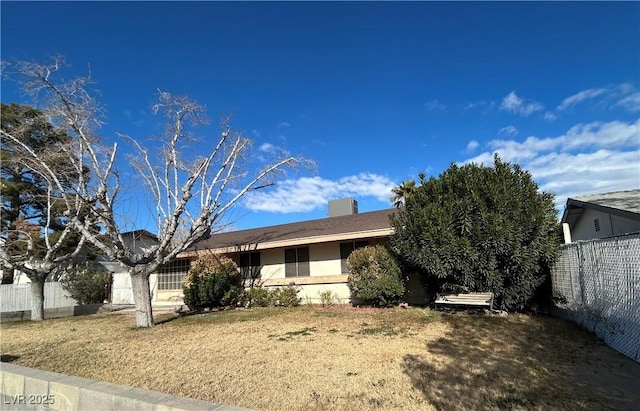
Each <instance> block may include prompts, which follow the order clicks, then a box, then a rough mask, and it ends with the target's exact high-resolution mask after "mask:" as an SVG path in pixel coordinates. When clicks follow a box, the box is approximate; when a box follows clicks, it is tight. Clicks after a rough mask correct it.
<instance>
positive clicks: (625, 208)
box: [562, 190, 640, 226]
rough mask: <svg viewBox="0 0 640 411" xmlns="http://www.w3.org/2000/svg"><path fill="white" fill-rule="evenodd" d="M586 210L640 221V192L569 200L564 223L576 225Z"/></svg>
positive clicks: (614, 193)
mask: <svg viewBox="0 0 640 411" xmlns="http://www.w3.org/2000/svg"><path fill="white" fill-rule="evenodd" d="M585 209H591V210H596V211H600V212H603V213H608V214H612V215H617V216H619V217H624V218H628V219H631V220H636V221H640V190H628V191H615V192H611V193H601V194H592V195H587V196H580V197H576V198H568V199H567V205H566V206H565V209H564V214H563V215H562V222H563V223H569V225H570V226H572V225H574V224H575V223H576V222H577V221H578V220H579V219H580V217H581V216H582V213H583V212H584V210H585Z"/></svg>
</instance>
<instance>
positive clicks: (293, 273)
mask: <svg viewBox="0 0 640 411" xmlns="http://www.w3.org/2000/svg"><path fill="white" fill-rule="evenodd" d="M284 266H285V269H284V271H285V277H308V276H309V247H298V248H287V249H285V250H284Z"/></svg>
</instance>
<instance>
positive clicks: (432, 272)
mask: <svg viewBox="0 0 640 411" xmlns="http://www.w3.org/2000/svg"><path fill="white" fill-rule="evenodd" d="M556 215H557V211H556V209H555V207H554V203H553V195H552V194H549V193H544V192H539V190H538V185H537V184H536V183H535V182H534V180H533V178H532V177H531V175H530V174H529V173H528V172H527V171H524V170H522V169H521V168H520V166H518V165H517V164H515V165H512V164H509V163H505V162H502V161H501V160H500V158H499V157H498V156H496V157H495V160H494V166H493V167H486V166H480V165H476V164H467V165H464V166H458V165H455V164H452V165H451V166H450V167H449V169H447V170H446V171H445V172H443V173H442V174H441V175H440V176H439V177H438V178H434V177H431V178H429V179H428V180H427V179H426V178H425V177H424V176H421V178H420V185H419V186H418V187H417V188H416V189H415V190H414V192H413V193H412V196H411V198H410V199H409V201H407V203H406V207H405V208H404V209H402V210H401V211H400V212H398V213H397V214H396V216H394V217H392V219H391V222H392V225H393V227H394V229H395V233H394V235H393V236H392V239H391V244H392V249H393V251H394V252H395V253H396V254H397V255H398V256H399V258H400V259H401V261H402V262H403V264H405V265H407V266H409V267H411V268H412V269H415V270H417V271H418V272H420V274H421V279H422V281H423V283H424V284H425V285H426V287H427V291H428V292H430V293H431V294H435V293H440V292H447V293H449V292H451V293H455V292H474V291H478V292H480V291H492V292H494V293H495V295H496V301H497V305H496V306H497V307H499V308H500V309H503V310H507V311H519V310H524V309H525V308H526V306H527V304H529V303H530V302H531V299H532V297H533V296H534V294H535V292H536V290H537V289H538V287H539V286H541V285H542V284H543V283H544V281H545V278H546V277H547V276H548V275H549V270H550V267H551V266H552V264H553V262H554V261H555V258H556V255H557V251H558V245H559V244H558V241H557V236H556V229H557V224H558V222H557V217H556Z"/></svg>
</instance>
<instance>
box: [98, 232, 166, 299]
mask: <svg viewBox="0 0 640 411" xmlns="http://www.w3.org/2000/svg"><path fill="white" fill-rule="evenodd" d="M122 238H123V240H124V242H125V244H126V245H127V246H128V247H129V248H130V249H133V250H135V251H136V252H137V253H144V252H145V251H146V250H147V249H149V248H150V247H152V246H154V245H156V244H158V238H157V237H156V236H155V235H154V234H152V233H150V232H149V231H147V230H135V231H129V232H126V233H122ZM98 260H99V263H100V265H102V266H103V267H104V268H105V269H106V270H108V271H109V272H111V273H112V274H113V283H112V284H111V303H112V304H126V305H129V304H134V303H135V302H134V300H133V289H132V287H131V276H130V275H129V271H128V270H127V268H126V267H125V266H123V265H122V264H120V263H119V262H117V261H112V260H109V259H106V258H99V259H98ZM157 277H158V276H157V274H152V275H151V277H150V278H149V283H150V286H151V294H152V298H153V299H155V293H154V284H156V283H157Z"/></svg>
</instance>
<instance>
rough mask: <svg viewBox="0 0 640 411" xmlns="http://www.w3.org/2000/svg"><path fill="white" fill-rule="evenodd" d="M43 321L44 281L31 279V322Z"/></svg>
mask: <svg viewBox="0 0 640 411" xmlns="http://www.w3.org/2000/svg"><path fill="white" fill-rule="evenodd" d="M42 320H44V279H42V280H41V279H39V278H32V279H31V321H42Z"/></svg>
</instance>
